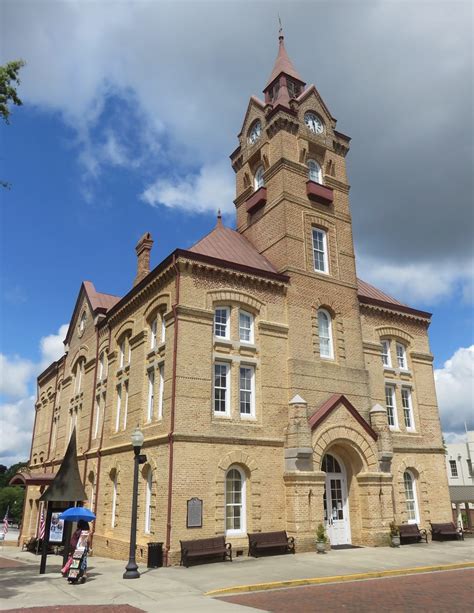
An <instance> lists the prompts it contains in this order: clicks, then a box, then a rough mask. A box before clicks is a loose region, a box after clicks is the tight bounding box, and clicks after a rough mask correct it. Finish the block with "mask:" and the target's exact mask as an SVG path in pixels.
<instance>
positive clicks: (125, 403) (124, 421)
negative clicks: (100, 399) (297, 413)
mask: <svg viewBox="0 0 474 613" xmlns="http://www.w3.org/2000/svg"><path fill="white" fill-rule="evenodd" d="M124 387H125V402H124V403H123V429H124V430H126V429H127V417H128V381H127V383H125V385H124Z"/></svg>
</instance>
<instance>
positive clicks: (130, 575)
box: [123, 427, 146, 579]
mask: <svg viewBox="0 0 474 613" xmlns="http://www.w3.org/2000/svg"><path fill="white" fill-rule="evenodd" d="M144 438H145V437H144V436H143V432H142V431H141V430H140V429H139V428H138V427H137V428H135V430H134V431H133V432H132V445H133V452H134V454H135V457H134V466H133V494H132V523H131V526H130V553H129V556H128V564H127V566H126V567H125V572H124V573H123V578H124V579H139V578H140V573H139V572H138V566H137V562H136V560H135V550H136V545H137V502H138V500H137V499H138V465H139V464H142V463H143V462H146V457H145V456H141V455H140V450H141V448H142V445H143V440H144Z"/></svg>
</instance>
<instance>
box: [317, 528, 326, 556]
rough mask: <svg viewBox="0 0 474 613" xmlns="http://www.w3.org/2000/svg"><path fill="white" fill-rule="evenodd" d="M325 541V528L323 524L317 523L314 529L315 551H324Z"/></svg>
mask: <svg viewBox="0 0 474 613" xmlns="http://www.w3.org/2000/svg"><path fill="white" fill-rule="evenodd" d="M327 542H328V537H327V535H326V530H325V528H324V526H323V524H319V526H318V528H317V530H316V551H317V552H318V553H326V545H327Z"/></svg>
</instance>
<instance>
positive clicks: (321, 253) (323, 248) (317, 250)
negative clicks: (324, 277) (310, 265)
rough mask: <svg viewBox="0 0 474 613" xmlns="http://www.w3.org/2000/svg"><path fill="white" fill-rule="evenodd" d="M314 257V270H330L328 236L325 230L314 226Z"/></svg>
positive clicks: (326, 271) (325, 271)
mask: <svg viewBox="0 0 474 613" xmlns="http://www.w3.org/2000/svg"><path fill="white" fill-rule="evenodd" d="M313 258H314V270H317V271H318V272H324V273H326V274H327V273H328V272H329V266H328V253H327V237H326V232H325V231H324V230H320V229H319V228H313Z"/></svg>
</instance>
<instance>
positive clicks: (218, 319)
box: [214, 307, 229, 338]
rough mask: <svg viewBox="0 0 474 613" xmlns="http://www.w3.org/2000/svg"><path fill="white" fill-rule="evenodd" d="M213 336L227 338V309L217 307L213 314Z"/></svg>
mask: <svg viewBox="0 0 474 613" xmlns="http://www.w3.org/2000/svg"><path fill="white" fill-rule="evenodd" d="M214 336H218V337H219V338H229V308H228V307H218V308H217V309H216V310H215V312H214Z"/></svg>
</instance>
